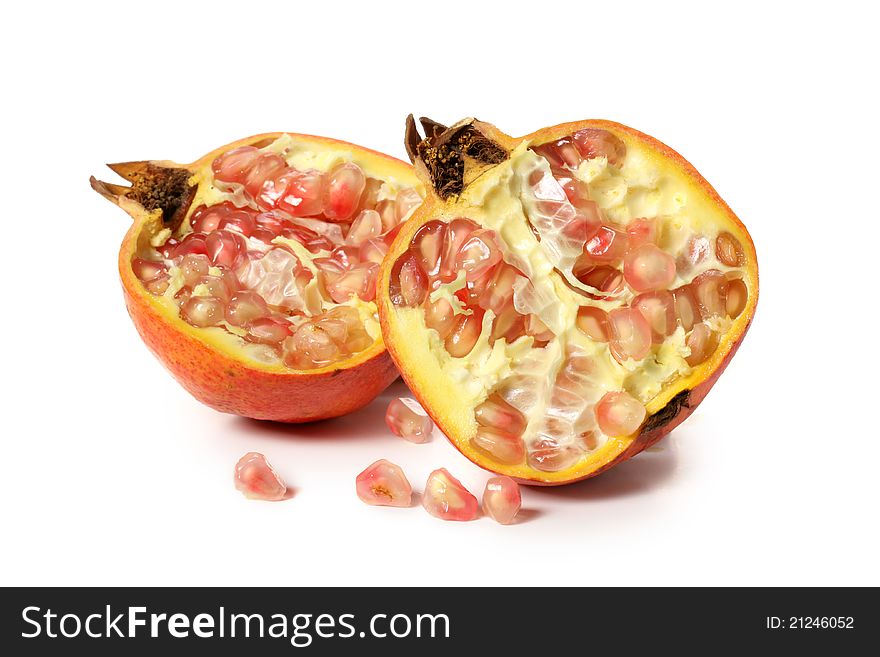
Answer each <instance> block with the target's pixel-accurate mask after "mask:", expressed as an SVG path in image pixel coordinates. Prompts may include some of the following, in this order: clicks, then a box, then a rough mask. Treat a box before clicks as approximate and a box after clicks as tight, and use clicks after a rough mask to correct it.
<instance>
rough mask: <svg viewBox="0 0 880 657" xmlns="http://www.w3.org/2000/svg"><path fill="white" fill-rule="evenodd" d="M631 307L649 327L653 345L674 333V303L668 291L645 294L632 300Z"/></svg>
mask: <svg viewBox="0 0 880 657" xmlns="http://www.w3.org/2000/svg"><path fill="white" fill-rule="evenodd" d="M632 307H633V308H636V309H638V310H639V312H641V313H642V315H644V316H645V319H646V320H648V324H649V325H650V327H651V336H652V339H653V340H654V342H655V343H661V342H663V340H664V339H665V338H666V336H667V335H672V333H673V332H674V331H675V326H676V324H675V301H674V300H673V298H672V293H671V292H669V291H668V290H658V291H657V292H646V293H645V294H640V295H639V296H637V297H636V298H635V299H633V302H632Z"/></svg>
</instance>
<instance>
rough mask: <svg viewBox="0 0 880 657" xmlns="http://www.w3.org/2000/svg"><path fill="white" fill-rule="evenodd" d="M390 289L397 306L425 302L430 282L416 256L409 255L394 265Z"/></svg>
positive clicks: (392, 299) (392, 301)
mask: <svg viewBox="0 0 880 657" xmlns="http://www.w3.org/2000/svg"><path fill="white" fill-rule="evenodd" d="M389 287H390V295H391V303H393V304H394V305H395V306H415V305H417V304H419V303H421V302H422V301H424V299H425V296H426V295H427V293H428V281H427V277H426V276H425V273H424V271H422V268H421V266H420V265H419V263H418V259H417V256H416V255H415V254H413V253H407V254H405V255H404V256H402V257H401V258H399V259H398V260H397V262H395V263H394V267H393V268H392V270H391V281H390V286H389Z"/></svg>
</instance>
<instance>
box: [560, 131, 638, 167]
mask: <svg viewBox="0 0 880 657" xmlns="http://www.w3.org/2000/svg"><path fill="white" fill-rule="evenodd" d="M571 141H572V143H573V144H574V146H575V148H577V149H578V152H579V153H580V154H581V156H582V157H583V158H584V159H585V160H592V159H593V158H597V157H602V156H604V157H606V158H607V159H608V163H609V164H613V165H614V166H620V165H621V164H623V160H624V158H625V157H626V145H625V144H624V143H623V142H622V141H621V140H620V139H619V138H617V137H615V136H614V135H612V134H611V133H610V132H608V131H607V130H601V129H599V128H584V129H583V130H578V131H577V132H576V133H574V134H573V135H572V136H571Z"/></svg>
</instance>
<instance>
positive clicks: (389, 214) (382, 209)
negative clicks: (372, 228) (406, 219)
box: [374, 199, 400, 232]
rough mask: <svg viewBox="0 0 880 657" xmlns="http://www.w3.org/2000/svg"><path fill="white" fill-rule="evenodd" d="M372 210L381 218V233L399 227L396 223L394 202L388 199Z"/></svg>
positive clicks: (395, 205)
mask: <svg viewBox="0 0 880 657" xmlns="http://www.w3.org/2000/svg"><path fill="white" fill-rule="evenodd" d="M374 209H375V210H376V212H378V213H379V216H380V217H382V230H383V231H386V232H387V231H390V230H391V229H392V228H394V227H395V226H399V225H400V224H399V223H398V222H397V204H396V203H395V202H394V201H392V200H390V199H385V200H383V201H379V202H378V203H377V204H376V207H375V208H374Z"/></svg>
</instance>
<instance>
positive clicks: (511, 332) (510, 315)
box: [489, 304, 526, 344]
mask: <svg viewBox="0 0 880 657" xmlns="http://www.w3.org/2000/svg"><path fill="white" fill-rule="evenodd" d="M525 334H526V318H525V317H523V316H522V315H520V314H519V313H518V312H516V309H515V308H514V307H513V305H512V304H511V305H509V306H507V307H506V308H505V309H504V310H503V311H501V312H500V313H499V314H498V316H497V317H496V318H495V320H494V321H493V322H492V333H491V335H490V338H489V339H490V342H491V343H492V344H495V340H506V341H507V343H508V344H510V343H512V342H514V341H516V340H517V339H519V338H521V337H522V336H524V335H525Z"/></svg>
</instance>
